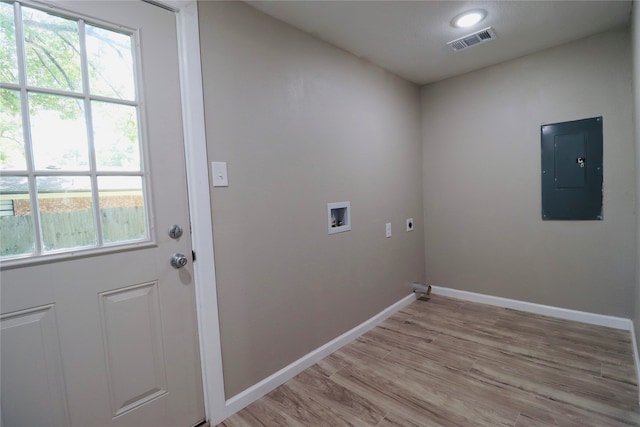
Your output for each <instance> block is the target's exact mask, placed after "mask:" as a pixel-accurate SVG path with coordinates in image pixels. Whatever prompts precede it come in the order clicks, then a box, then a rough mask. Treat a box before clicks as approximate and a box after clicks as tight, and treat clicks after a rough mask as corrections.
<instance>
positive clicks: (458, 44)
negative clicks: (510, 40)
mask: <svg viewBox="0 0 640 427" xmlns="http://www.w3.org/2000/svg"><path fill="white" fill-rule="evenodd" d="M495 38H496V34H495V33H494V32H493V28H491V27H487V28H485V29H483V30H480V31H476V32H475V33H472V34H469V35H466V36H464V37H460V38H459V39H456V40H453V41H450V42H448V43H447V46H449V47H450V48H451V49H453V50H455V51H459V50H463V49H467V48H469V47H471V46H476V45H479V44H481V43H484V42H488V41H491V40H493V39H495Z"/></svg>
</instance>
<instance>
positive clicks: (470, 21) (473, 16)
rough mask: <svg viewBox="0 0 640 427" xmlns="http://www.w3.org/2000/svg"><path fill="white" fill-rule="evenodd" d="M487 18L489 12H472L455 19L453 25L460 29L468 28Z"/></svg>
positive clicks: (479, 10) (480, 10)
mask: <svg viewBox="0 0 640 427" xmlns="http://www.w3.org/2000/svg"><path fill="white" fill-rule="evenodd" d="M485 16H487V12H486V11H484V10H482V9H476V10H470V11H468V12H464V13H461V14H460V15H458V16H456V17H455V18H453V21H451V24H452V25H453V26H454V27H458V28H467V27H471V26H473V25H476V24H477V23H478V22H480V21H482V20H483V19H484V17H485Z"/></svg>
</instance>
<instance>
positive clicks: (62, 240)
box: [36, 176, 97, 252]
mask: <svg viewBox="0 0 640 427" xmlns="http://www.w3.org/2000/svg"><path fill="white" fill-rule="evenodd" d="M36 183H37V189H38V207H39V208H40V222H41V224H40V226H41V228H42V242H43V246H44V248H43V249H44V251H45V252H51V251H58V250H61V249H71V248H82V247H87V246H95V245H96V243H97V242H96V233H95V225H94V218H93V201H92V198H91V180H90V179H89V177H85V176H46V177H45V176H40V177H37V178H36Z"/></svg>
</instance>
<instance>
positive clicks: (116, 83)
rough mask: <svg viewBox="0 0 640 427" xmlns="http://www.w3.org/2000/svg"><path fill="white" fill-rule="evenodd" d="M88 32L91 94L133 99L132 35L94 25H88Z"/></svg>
mask: <svg viewBox="0 0 640 427" xmlns="http://www.w3.org/2000/svg"><path fill="white" fill-rule="evenodd" d="M86 34H87V39H86V40H87V59H88V64H89V85H90V86H91V94H92V95H102V96H108V97H111V98H119V99H128V100H131V101H133V100H134V99H135V85H134V79H133V57H132V52H131V36H129V35H126V34H120V33H116V32H113V31H109V30H105V29H103V28H99V27H95V26H93V25H87V27H86ZM107 71H108V72H107Z"/></svg>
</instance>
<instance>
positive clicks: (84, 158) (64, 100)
mask: <svg viewBox="0 0 640 427" xmlns="http://www.w3.org/2000/svg"><path fill="white" fill-rule="evenodd" d="M29 116H30V118H31V140H32V144H33V156H34V162H35V166H36V169H39V170H43V169H49V170H60V169H62V170H87V169H89V152H88V144H87V128H86V126H85V116H84V108H83V104H82V100H81V99H76V98H70V97H66V96H58V95H44V94H34V93H32V94H30V95H29Z"/></svg>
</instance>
